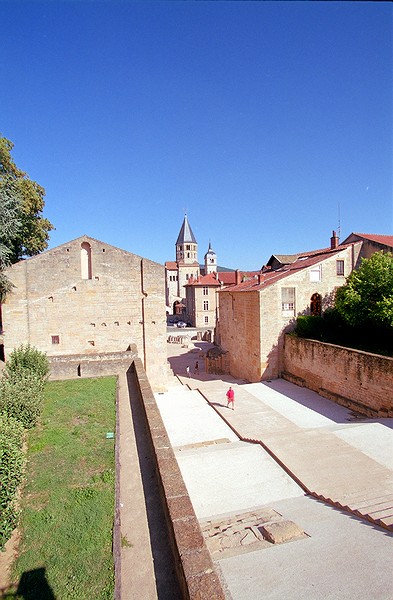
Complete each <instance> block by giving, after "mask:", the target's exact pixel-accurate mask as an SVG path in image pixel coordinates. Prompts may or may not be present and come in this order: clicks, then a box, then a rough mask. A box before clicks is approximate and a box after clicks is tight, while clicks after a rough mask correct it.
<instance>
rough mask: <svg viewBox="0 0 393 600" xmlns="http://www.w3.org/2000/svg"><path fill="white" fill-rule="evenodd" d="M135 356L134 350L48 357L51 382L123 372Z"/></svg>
mask: <svg viewBox="0 0 393 600" xmlns="http://www.w3.org/2000/svg"><path fill="white" fill-rule="evenodd" d="M136 356H137V352H136V349H135V350H134V351H133V350H131V351H127V352H105V353H101V354H99V353H98V354H71V355H63V356H48V360H49V365H50V376H49V379H51V380H59V379H77V378H78V377H105V376H109V375H115V374H117V373H120V372H125V371H127V370H128V369H129V367H130V365H131V364H132V363H133V361H134V359H135V358H136Z"/></svg>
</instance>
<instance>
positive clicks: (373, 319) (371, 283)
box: [335, 252, 393, 327]
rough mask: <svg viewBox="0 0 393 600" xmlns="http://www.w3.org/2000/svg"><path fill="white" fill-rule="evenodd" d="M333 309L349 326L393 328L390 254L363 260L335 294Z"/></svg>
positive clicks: (391, 261) (392, 257) (379, 254)
mask: <svg viewBox="0 0 393 600" xmlns="http://www.w3.org/2000/svg"><path fill="white" fill-rule="evenodd" d="M335 306H336V309H337V311H338V312H339V313H340V314H341V316H342V317H343V318H344V319H345V320H346V321H347V322H348V323H349V324H350V325H377V326H388V327H393V254H392V253H391V252H387V253H383V252H376V253H375V254H373V255H372V256H371V257H370V258H367V259H363V260H362V262H361V264H360V267H359V269H358V270H357V271H352V273H351V274H350V276H349V277H348V279H347V282H346V284H345V285H344V286H343V287H341V288H339V289H338V290H337V294H336V302H335Z"/></svg>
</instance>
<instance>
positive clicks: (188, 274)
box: [165, 215, 200, 315]
mask: <svg viewBox="0 0 393 600" xmlns="http://www.w3.org/2000/svg"><path fill="white" fill-rule="evenodd" d="M175 249H176V260H175V261H167V262H166V263H165V296H166V305H167V310H168V311H169V312H171V313H173V314H176V312H179V311H176V306H177V305H179V304H182V305H183V307H184V310H182V311H181V312H182V313H184V315H185V313H186V304H185V302H186V292H185V289H184V286H185V285H186V284H187V283H188V280H189V279H191V278H194V279H197V278H198V277H199V273H200V267H199V262H198V243H197V241H196V239H195V236H194V234H193V232H192V229H191V226H190V224H189V222H188V218H187V215H185V217H184V220H183V224H182V226H181V228H180V232H179V235H178V237H177V240H176V244H175Z"/></svg>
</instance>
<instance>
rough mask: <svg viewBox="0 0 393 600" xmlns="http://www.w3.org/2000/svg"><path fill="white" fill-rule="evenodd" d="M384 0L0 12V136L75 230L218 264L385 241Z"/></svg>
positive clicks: (52, 213) (63, 235) (388, 174)
mask: <svg viewBox="0 0 393 600" xmlns="http://www.w3.org/2000/svg"><path fill="white" fill-rule="evenodd" d="M392 11H393V9H392V4H390V3H384V2H381V3H373V2H370V3H369V2H348V3H347V2H225V1H221V2H219V1H218V2H203V1H202V2H192V1H185V2H182V1H173V2H165V1H161V2H154V1H153V2H127V1H122V2H116V1H111V2H93V1H89V2H88V1H86V2H84V1H79V2H77V1H74V2H57V1H56V0H54V1H51V2H39V1H32V2H19V1H18V0H16V1H13V2H4V1H3V2H0V12H1V37H0V50H1V61H0V81H1V82H2V86H1V87H2V92H1V95H0V134H1V135H3V136H5V137H7V138H8V139H10V140H11V141H12V142H13V143H14V144H15V148H14V151H13V157H14V160H15V162H16V164H17V165H18V166H19V167H20V168H23V169H24V170H25V171H27V173H28V174H29V176H30V177H31V178H32V179H34V180H35V181H37V182H38V183H40V184H41V185H42V186H43V187H44V188H45V189H46V206H45V213H44V214H45V216H47V217H48V218H49V219H50V220H51V221H52V222H53V224H54V225H55V227H56V230H55V231H53V232H52V233H51V239H50V247H54V246H57V245H59V244H61V243H64V242H67V241H69V240H71V239H74V238H76V237H78V236H80V235H82V234H84V233H86V234H88V235H90V236H92V237H95V238H98V239H100V240H102V241H105V242H106V243H109V244H113V245H115V246H119V247H121V248H123V249H125V250H128V251H130V252H133V253H135V254H139V255H141V256H145V257H146V258H149V259H151V260H154V261H157V262H159V263H164V262H165V261H166V260H174V258H175V242H176V238H177V235H178V233H179V230H180V227H181V224H182V221H183V217H184V212H185V211H186V212H187V214H188V218H189V222H190V224H191V227H192V229H193V232H194V234H195V237H196V239H197V241H198V244H199V259H200V262H202V261H203V256H204V254H205V252H206V250H207V248H208V244H209V240H210V241H211V244H212V248H213V249H214V250H215V252H216V253H217V256H218V263H219V264H220V265H223V266H226V267H230V268H240V269H244V270H246V269H259V268H260V267H261V266H262V264H264V263H265V262H266V261H267V260H268V258H269V257H270V255H271V254H273V253H280V254H284V253H292V252H298V251H299V252H300V251H306V250H311V249H316V248H321V247H326V246H327V245H329V239H330V236H331V233H332V230H333V229H338V226H339V216H340V224H341V239H344V238H345V237H347V236H348V235H349V234H350V233H351V232H352V231H355V232H363V233H377V234H392V233H393V197H392V188H393V186H392V183H393V181H392V166H393V162H392V129H393V128H392V66H393V58H392V56H393V53H392Z"/></svg>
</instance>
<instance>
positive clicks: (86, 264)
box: [81, 242, 92, 279]
mask: <svg viewBox="0 0 393 600" xmlns="http://www.w3.org/2000/svg"><path fill="white" fill-rule="evenodd" d="M81 277H82V279H91V277H92V269H91V246H90V244H89V243H88V242H82V244H81Z"/></svg>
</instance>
